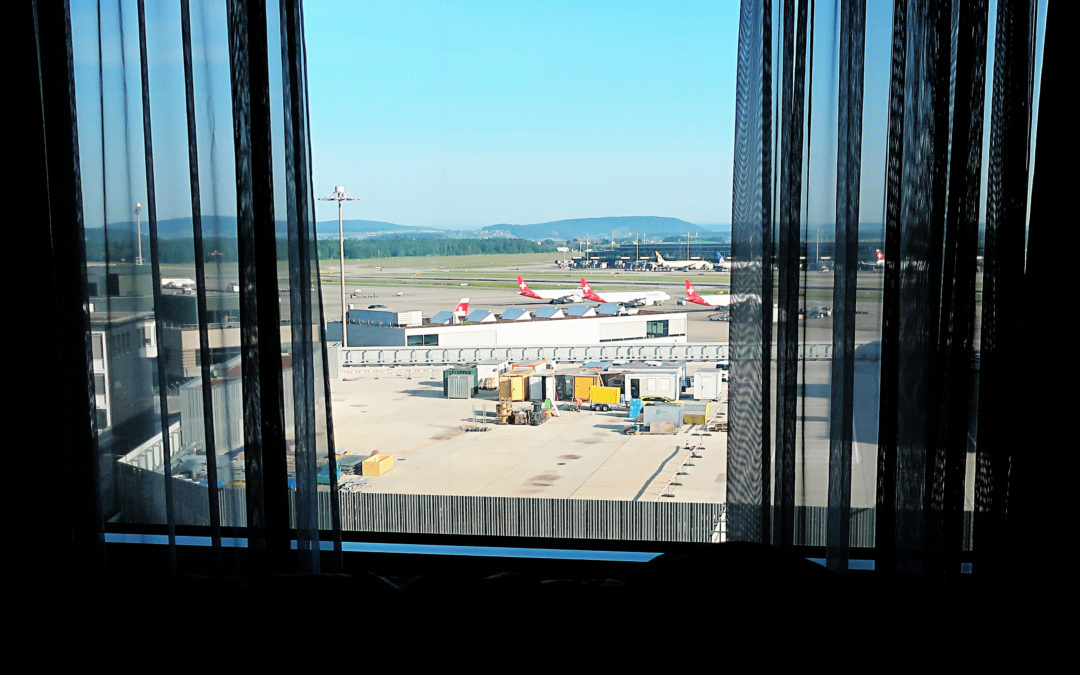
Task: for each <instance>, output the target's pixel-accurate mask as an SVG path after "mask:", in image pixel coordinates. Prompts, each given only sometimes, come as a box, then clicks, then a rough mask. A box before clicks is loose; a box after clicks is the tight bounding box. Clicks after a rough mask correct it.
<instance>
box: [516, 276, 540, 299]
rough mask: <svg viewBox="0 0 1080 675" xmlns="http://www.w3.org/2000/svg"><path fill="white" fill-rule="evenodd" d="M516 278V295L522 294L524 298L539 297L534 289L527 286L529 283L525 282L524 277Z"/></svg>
mask: <svg viewBox="0 0 1080 675" xmlns="http://www.w3.org/2000/svg"><path fill="white" fill-rule="evenodd" d="M517 280H518V295H524V296H525V297H526V298H539V297H540V296H539V295H537V294H536V291H534V290H533V289H531V288H529V284H527V283H525V280H524V279H522V278H521V277H518V278H517Z"/></svg>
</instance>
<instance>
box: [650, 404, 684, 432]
mask: <svg viewBox="0 0 1080 675" xmlns="http://www.w3.org/2000/svg"><path fill="white" fill-rule="evenodd" d="M683 412H684V411H683V407H682V406H681V405H668V404H657V405H647V406H645V408H644V409H643V410H642V421H643V422H644V423H645V425H646V426H647V427H649V428H650V429H652V425H653V424H654V423H664V422H667V423H670V424H672V425H674V430H673V431H672V432H671V433H675V431H678V430H679V428H680V427H682V421H683Z"/></svg>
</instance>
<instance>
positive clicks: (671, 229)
mask: <svg viewBox="0 0 1080 675" xmlns="http://www.w3.org/2000/svg"><path fill="white" fill-rule="evenodd" d="M202 222H203V233H204V235H205V236H208V237H212V236H220V237H235V236H236V217H235V216H203V219H202ZM343 225H344V230H345V237H346V238H349V239H355V238H369V237H385V236H402V235H404V236H416V237H446V238H454V239H456V238H481V239H486V238H490V237H516V238H519V239H532V240H542V239H555V240H560V241H564V240H568V239H576V238H584V237H585V235H589V236H590V237H592V238H594V239H603V238H605V237H618V238H620V239H625V238H630V237H633V236H634V235H636V234H643V235H645V236H646V237H649V238H650V239H652V238H662V237H665V236H671V235H680V234H681V235H685V234H686V233H687V232H691V233H696V234H702V235H715V234H717V232H715V231H714V230H713V229H710V228H707V227H702V226H701V225H697V224H695V223H691V222H688V221H685V220H680V219H679V218H665V217H661V216H611V217H606V218H572V219H568V220H554V221H551V222H547V223H533V224H528V225H511V224H499V225H488V226H486V227H482V228H476V229H460V230H447V229H440V228H433V227H416V226H412V225H398V224H397V223H388V222H385V221H381V220H355V219H354V220H346V221H344V223H343ZM141 227H142V233H143V237H147V236H148V235H149V223H148V222H147V219H146V218H143V220H142V223H141ZM275 229H276V230H277V232H278V234H279V235H280V236H284V235H285V234H286V232H287V229H286V224H285V221H283V220H278V221H277V223H276V227H275ZM337 229H338V224H337V220H336V219H335V220H323V221H319V222H318V223H316V232H317V234H318V237H319V239H329V238H337ZM109 230H110V232H115V233H117V235H120V233H124V232H130V233H131V234H134V232H135V221H134V220H131V221H127V222H118V223H109ZM101 235H102V229H101V228H87V236H88V237H89V238H90V239H92V240H94V239H100V238H101ZM158 236H159V237H161V238H162V239H175V238H190V237H191V219H190V218H166V219H163V220H159V221H158Z"/></svg>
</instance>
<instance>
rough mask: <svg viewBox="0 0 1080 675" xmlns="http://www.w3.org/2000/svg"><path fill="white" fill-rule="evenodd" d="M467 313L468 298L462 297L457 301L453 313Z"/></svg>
mask: <svg viewBox="0 0 1080 675" xmlns="http://www.w3.org/2000/svg"><path fill="white" fill-rule="evenodd" d="M468 313H469V299H468V298H462V299H461V300H460V301H458V304H457V307H455V308H454V314H468Z"/></svg>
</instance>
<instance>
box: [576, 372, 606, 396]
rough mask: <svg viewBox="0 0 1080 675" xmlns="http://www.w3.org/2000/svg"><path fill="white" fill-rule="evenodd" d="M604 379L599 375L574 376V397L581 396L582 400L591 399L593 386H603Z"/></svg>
mask: <svg viewBox="0 0 1080 675" xmlns="http://www.w3.org/2000/svg"><path fill="white" fill-rule="evenodd" d="M603 386H604V381H603V380H602V379H600V376H599V375H575V376H574V398H580V399H581V400H582V401H589V400H591V399H590V398H589V397H590V394H591V391H592V388H593V387H603Z"/></svg>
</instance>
